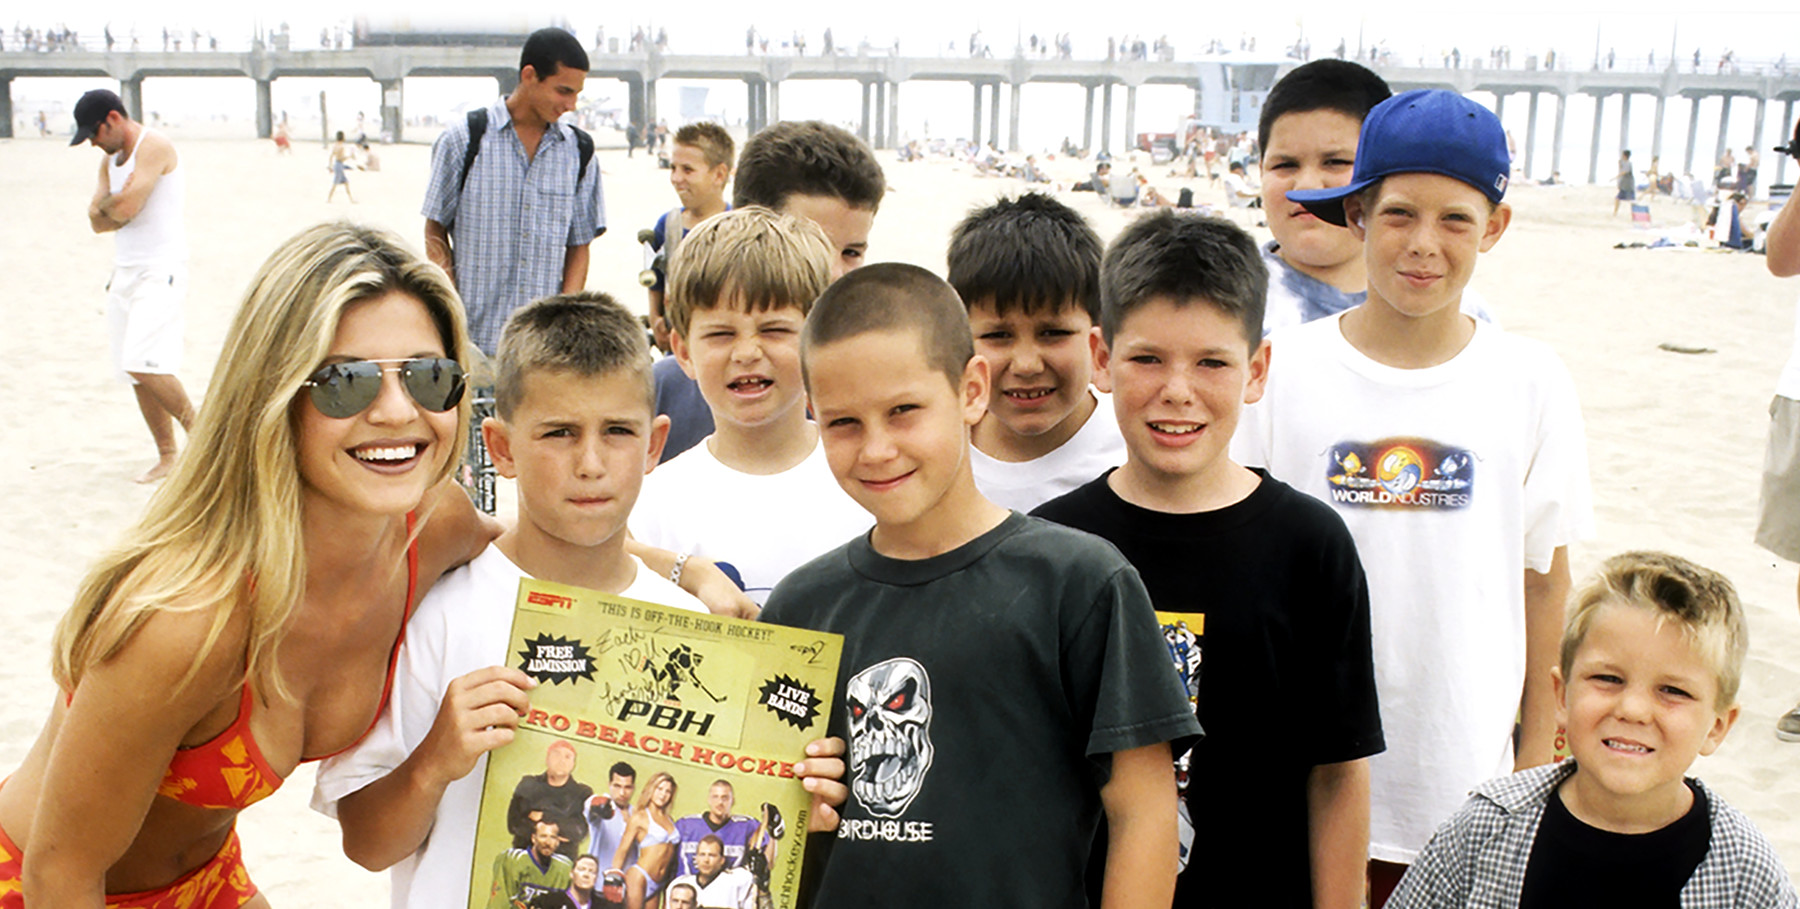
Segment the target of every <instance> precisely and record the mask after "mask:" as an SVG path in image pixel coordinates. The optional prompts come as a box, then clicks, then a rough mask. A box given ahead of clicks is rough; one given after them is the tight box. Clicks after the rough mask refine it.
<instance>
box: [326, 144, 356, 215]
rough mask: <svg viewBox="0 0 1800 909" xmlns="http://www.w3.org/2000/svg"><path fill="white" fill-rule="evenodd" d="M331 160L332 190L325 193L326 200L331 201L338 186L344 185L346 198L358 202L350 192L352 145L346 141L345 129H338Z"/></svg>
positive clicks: (332, 147)
mask: <svg viewBox="0 0 1800 909" xmlns="http://www.w3.org/2000/svg"><path fill="white" fill-rule="evenodd" d="M330 162H331V191H330V192H328V193H326V194H325V201H327V202H330V201H331V199H332V197H333V196H336V195H337V188H338V187H340V186H342V187H343V188H344V198H346V199H349V200H350V204H352V205H354V204H356V197H355V196H353V195H351V194H350V176H349V173H350V165H351V163H352V161H351V156H350V145H349V143H347V142H345V141H344V131H343V130H341V129H340V130H338V134H337V141H335V142H333V143H331V151H330Z"/></svg>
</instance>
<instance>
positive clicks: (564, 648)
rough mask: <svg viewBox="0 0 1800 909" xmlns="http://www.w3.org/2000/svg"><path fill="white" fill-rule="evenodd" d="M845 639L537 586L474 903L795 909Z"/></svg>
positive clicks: (516, 640) (529, 604)
mask: <svg viewBox="0 0 1800 909" xmlns="http://www.w3.org/2000/svg"><path fill="white" fill-rule="evenodd" d="M842 647H843V640H842V638H840V637H839V636H837V635H833V634H823V633H817V632H808V631H800V630H797V629H792V628H784V627H779V626H773V625H762V624H758V623H755V622H747V621H741V620H737V619H730V618H724V617H720V616H711V615H701V614H696V613H692V612H685V611H681V610H675V609H668V608H665V607H661V606H657V605H654V604H650V603H643V602H639V601H636V600H627V599H624V598H622V597H617V596H613V595H610V594H605V593H600V592H598V591H593V590H585V589H582V588H578V587H569V586H566V585H562V584H554V583H550V582H548V581H539V580H532V579H526V580H524V581H521V582H520V584H519V599H518V606H517V612H516V613H515V615H514V618H513V630H512V636H511V638H510V646H509V655H508V663H509V664H510V665H513V666H516V667H518V668H519V669H520V670H522V671H524V672H525V673H526V674H527V675H529V676H531V677H532V678H534V679H536V680H537V682H538V687H537V688H536V689H534V690H533V691H532V693H531V710H530V712H529V713H528V714H527V715H526V716H525V717H524V719H523V721H522V722H521V723H520V725H519V733H518V737H517V738H516V739H515V740H514V741H513V742H512V744H510V745H507V746H506V747H504V748H501V749H498V750H496V751H494V752H493V753H492V755H491V756H490V758H489V761H488V770H487V778H486V781H485V783H484V785H483V789H482V796H481V817H480V822H479V827H478V829H477V831H476V839H475V865H474V867H473V868H472V869H471V879H470V886H469V907H470V909H509V907H510V909H564V907H573V909H587V907H589V906H592V907H596V909H598V907H607V906H625V907H629V909H642V907H661V909H715V907H730V909H786V907H790V906H793V905H794V904H795V899H796V896H797V891H798V888H799V883H800V868H801V863H802V861H803V858H804V856H803V851H804V846H805V842H806V824H807V819H808V818H807V813H808V807H809V801H810V797H809V796H808V795H807V793H806V790H805V789H803V788H802V787H801V783H800V778H799V777H798V776H796V775H795V773H794V764H795V763H797V762H799V761H801V760H803V759H804V758H805V746H806V743H807V742H810V741H812V740H813V739H817V738H821V737H823V736H824V735H825V726H826V720H827V718H828V716H829V713H830V710H831V703H830V700H831V695H832V689H833V686H834V683H835V682H836V679H837V671H838V657H839V654H840V652H841V651H842Z"/></svg>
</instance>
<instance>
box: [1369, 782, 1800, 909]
mask: <svg viewBox="0 0 1800 909" xmlns="http://www.w3.org/2000/svg"><path fill="white" fill-rule="evenodd" d="M1574 772H1575V762H1574V761H1572V760H1567V761H1563V762H1561V763H1559V764H1552V765H1548V766H1544V767H1534V768H1532V769H1530V770H1526V771H1522V772H1520V773H1515V774H1513V775H1511V776H1504V777H1500V778H1499V779H1495V780H1489V781H1488V782H1486V783H1483V784H1481V785H1480V786H1478V787H1476V789H1475V792H1474V794H1472V795H1471V796H1470V797H1469V800H1468V801H1467V802H1464V803H1463V806H1462V808H1460V809H1458V810H1457V812H1456V814H1454V815H1452V816H1451V817H1450V819H1449V820H1448V821H1445V822H1444V824H1443V826H1441V827H1439V828H1438V830H1437V832H1436V833H1434V834H1432V836H1431V842H1429V843H1426V844H1425V851H1423V852H1421V853H1419V858H1418V860H1417V861H1415V862H1414V863H1413V866H1412V868H1411V869H1410V870H1408V871H1407V873H1406V878H1405V879H1404V880H1402V881H1401V882H1400V887H1399V889H1397V890H1395V891H1394V895H1393V898H1392V899H1390V900H1389V901H1388V906H1389V907H1390V909H1421V907H1433V909H1436V907H1444V909H1449V907H1456V909H1512V907H1516V906H1518V905H1519V894H1520V893H1521V892H1523V890H1524V887H1525V865H1526V862H1527V861H1529V860H1530V858H1531V844H1532V841H1533V840H1535V839H1536V838H1537V829H1538V822H1539V821H1540V820H1542V819H1543V817H1544V805H1545V804H1546V802H1547V801H1548V800H1549V799H1550V797H1551V795H1552V794H1553V793H1554V792H1555V791H1556V787H1557V786H1558V785H1559V784H1560V783H1562V781H1563V780H1565V779H1568V777H1569V775H1570V774H1572V773H1574ZM1695 784H1696V785H1698V786H1699V787H1700V790H1701V791H1702V792H1704V793H1706V801H1707V805H1708V806H1710V814H1711V819H1712V843H1711V845H1710V846H1709V847H1708V848H1707V851H1706V858H1705V859H1703V860H1702V861H1701V862H1700V867H1698V868H1695V869H1694V876H1693V877H1690V878H1688V882H1687V885H1686V886H1685V887H1682V888H1681V905H1682V909H1752V907H1769V909H1794V907H1796V906H1797V905H1800V903H1797V902H1796V899H1795V895H1794V886H1793V883H1792V881H1790V880H1789V879H1788V873H1787V871H1786V870H1785V869H1784V868H1782V866H1781V860H1780V859H1779V858H1778V857H1777V856H1776V855H1775V848H1774V847H1773V846H1771V845H1770V844H1769V841H1768V840H1767V839H1764V838H1763V835H1762V833H1760V832H1759V831H1757V829H1756V827H1755V826H1754V825H1752V824H1751V823H1750V819H1749V818H1746V817H1744V815H1743V814H1742V813H1741V812H1739V811H1738V810H1737V809H1736V808H1733V807H1731V806H1730V805H1727V804H1725V802H1724V801H1723V800H1721V799H1720V798H1719V796H1718V794H1717V793H1715V792H1713V791H1712V790H1711V789H1708V788H1707V787H1706V784H1704V783H1701V782H1699V781H1698V780H1696V781H1695Z"/></svg>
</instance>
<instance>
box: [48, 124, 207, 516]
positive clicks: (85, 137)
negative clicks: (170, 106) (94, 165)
mask: <svg viewBox="0 0 1800 909" xmlns="http://www.w3.org/2000/svg"><path fill="white" fill-rule="evenodd" d="M83 142H89V143H92V144H93V146H94V147H95V148H98V149H100V150H101V151H104V152H106V158H105V159H103V160H102V161H101V162H100V185H99V187H98V188H97V189H95V191H94V198H93V201H92V202H90V203H89V204H88V223H89V224H90V225H92V226H93V228H94V232H95V233H117V234H118V241H117V245H116V246H115V248H114V252H113V274H112V280H111V281H109V282H107V285H106V286H107V306H106V321H107V326H108V328H109V329H110V333H111V336H112V354H113V361H114V363H115V364H116V365H117V366H118V369H119V375H120V377H121V378H124V379H126V380H127V381H129V382H131V387H132V390H133V391H134V392H135V393H136V394H137V401H138V409H139V410H140V411H142V412H143V414H144V422H145V423H146V424H148V425H149V427H150V435H151V436H152V437H154V438H155V439H156V452H157V461H156V464H155V465H153V466H152V467H151V468H150V469H149V470H146V471H144V473H143V474H142V475H140V476H139V477H138V478H137V479H138V482H140V483H150V482H154V481H156V480H159V479H161V478H162V477H163V476H164V475H165V474H167V473H168V472H169V470H170V468H172V467H173V466H174V465H175V453H176V447H175V424H176V423H178V422H179V423H180V424H181V427H182V429H183V430H186V429H189V428H190V427H192V425H193V422H194V405H193V404H192V403H190V402H189V400H188V396H187V390H186V389H184V388H183V387H182V385H181V380H180V379H179V378H176V376H175V370H176V369H177V368H179V367H180V365H181V348H182V344H181V334H182V312H181V306H182V298H183V297H184V296H186V293H187V232H186V230H185V229H184V227H183V226H182V196H183V190H184V184H185V182H186V180H185V176H184V174H183V173H182V171H181V168H180V161H179V159H178V158H177V157H176V155H175V146H174V145H172V144H170V143H169V140H168V137H166V136H164V135H162V134H161V133H157V132H154V131H152V130H149V129H146V128H145V127H144V126H143V125H142V124H140V123H138V122H136V121H134V120H132V119H131V116H130V115H129V114H127V113H126V111H125V105H124V103H123V102H121V101H120V100H119V96H118V95H115V94H113V93H112V92H109V91H106V90H105V89H95V90H94V91H91V92H88V93H87V94H85V95H82V96H81V100H80V101H77V102H76V103H75V138H74V139H72V140H70V142H69V144H70V145H80V144H81V143H83Z"/></svg>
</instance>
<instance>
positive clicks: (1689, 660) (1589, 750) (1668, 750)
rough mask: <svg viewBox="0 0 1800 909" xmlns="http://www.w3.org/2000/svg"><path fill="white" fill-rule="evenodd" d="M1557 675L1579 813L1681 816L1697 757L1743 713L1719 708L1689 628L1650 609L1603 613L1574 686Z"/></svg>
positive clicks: (1712, 676)
mask: <svg viewBox="0 0 1800 909" xmlns="http://www.w3.org/2000/svg"><path fill="white" fill-rule="evenodd" d="M1554 672H1555V685H1556V695H1557V719H1558V720H1559V721H1560V722H1561V723H1562V724H1563V727H1564V728H1565V729H1566V730H1567V732H1568V740H1569V751H1570V753H1571V754H1572V755H1573V756H1574V758H1575V761H1576V766H1577V772H1576V774H1575V776H1574V777H1572V778H1571V783H1570V785H1571V786H1572V787H1573V788H1574V790H1575V795H1576V797H1577V799H1578V800H1579V804H1580V805H1582V806H1585V807H1587V808H1588V809H1589V811H1590V812H1591V813H1596V814H1602V815H1604V814H1607V813H1609V812H1608V809H1609V808H1617V807H1619V806H1624V807H1625V808H1626V809H1627V810H1626V811H1624V812H1611V813H1615V814H1620V815H1622V816H1626V817H1641V816H1643V814H1644V811H1645V809H1646V808H1647V807H1651V806H1656V805H1657V804H1658V802H1659V801H1666V804H1667V809H1666V810H1668V811H1673V812H1679V811H1681V810H1685V806H1686V805H1687V801H1686V787H1685V784H1684V783H1683V782H1682V776H1683V774H1685V773H1686V772H1687V769H1688V767H1689V766H1691V765H1692V764H1693V763H1694V758H1696V757H1698V756H1699V755H1702V754H1711V753H1713V750H1714V749H1716V748H1718V747H1719V743H1720V742H1722V741H1724V739H1725V733H1726V732H1728V731H1730V729H1731V724H1732V722H1733V721H1735V720H1736V719H1737V711H1738V708H1737V707H1736V705H1732V706H1731V707H1729V708H1727V709H1726V710H1723V711H1721V710H1720V709H1719V707H1718V706H1717V699H1718V693H1719V679H1718V674H1717V673H1716V672H1714V671H1713V669H1712V668H1711V667H1710V666H1708V665H1707V664H1706V661H1705V660H1703V659H1701V657H1700V655H1699V654H1698V653H1697V652H1696V651H1695V649H1694V646H1693V644H1692V643H1691V642H1690V640H1689V638H1688V633H1687V630H1686V628H1685V626H1683V625H1682V623H1681V622H1680V621H1679V620H1677V619H1675V618H1673V617H1669V616H1665V615H1663V614H1661V613H1659V612H1657V611H1656V610H1654V609H1650V608H1646V607H1642V606H1636V605H1627V604H1621V603H1608V604H1605V605H1602V606H1600V607H1599V610H1598V612H1597V613H1596V614H1595V616H1594V618H1593V624H1592V626H1591V627H1590V628H1589V629H1588V634H1587V638H1586V639H1585V640H1583V641H1582V643H1581V646H1580V647H1579V648H1578V649H1577V650H1576V652H1575V658H1574V660H1573V661H1572V663H1571V665H1570V667H1569V677H1568V678H1567V679H1564V678H1563V677H1562V673H1561V670H1560V668H1559V669H1556V670H1554ZM1572 810H1573V806H1572ZM1676 816H1679V815H1678V814H1677V815H1676ZM1671 819H1672V818H1671Z"/></svg>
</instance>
